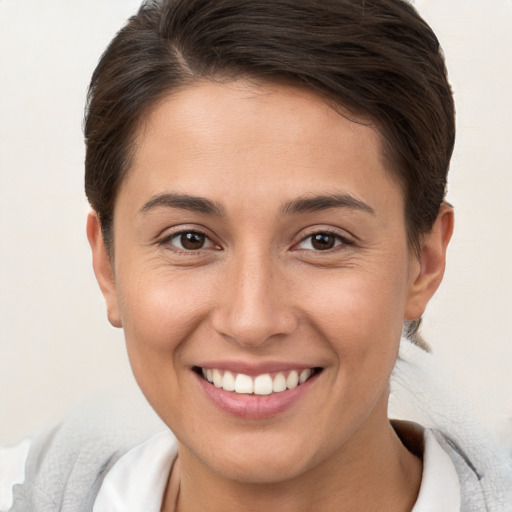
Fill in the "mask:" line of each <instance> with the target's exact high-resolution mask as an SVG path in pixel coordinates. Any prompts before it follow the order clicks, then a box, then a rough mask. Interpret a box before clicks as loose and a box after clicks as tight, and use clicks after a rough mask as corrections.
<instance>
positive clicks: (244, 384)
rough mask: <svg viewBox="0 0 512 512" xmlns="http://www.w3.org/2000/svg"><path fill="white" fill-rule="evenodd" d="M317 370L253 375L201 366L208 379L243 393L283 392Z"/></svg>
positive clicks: (217, 384)
mask: <svg viewBox="0 0 512 512" xmlns="http://www.w3.org/2000/svg"><path fill="white" fill-rule="evenodd" d="M316 371H317V369H316V368H307V369H304V370H291V371H287V372H278V373H275V374H270V373H263V374H261V375H256V376H254V377H251V376H249V375H246V374H244V373H233V372H230V371H223V370H219V369H216V368H201V369H200V372H201V373H200V374H201V375H202V377H203V378H204V379H205V380H206V381H208V382H209V383H211V384H213V385H214V386H215V387H217V388H221V389H223V390H224V391H231V392H234V393H238V394H243V395H270V394H276V393H282V392H283V391H287V390H291V389H294V388H296V387H297V386H300V385H301V384H304V382H306V381H307V380H308V379H310V378H311V377H312V376H313V375H314V374H315V373H316Z"/></svg>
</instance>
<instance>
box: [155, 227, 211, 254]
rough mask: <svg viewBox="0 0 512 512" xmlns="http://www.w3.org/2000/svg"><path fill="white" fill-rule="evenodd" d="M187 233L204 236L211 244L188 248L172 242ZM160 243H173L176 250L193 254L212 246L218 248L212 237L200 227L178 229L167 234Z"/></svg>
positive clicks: (206, 241)
mask: <svg viewBox="0 0 512 512" xmlns="http://www.w3.org/2000/svg"><path fill="white" fill-rule="evenodd" d="M185 235H196V236H197V235H199V236H200V237H204V241H205V243H207V244H209V245H208V247H204V246H203V247H199V248H197V249H186V248H185V247H183V246H182V247H177V246H176V245H174V244H173V243H172V241H173V240H174V239H179V238H180V237H183V236H185ZM158 243H159V245H172V246H173V250H175V251H177V252H181V253H186V254H192V253H195V252H199V251H200V250H202V249H210V248H216V249H218V246H215V244H214V243H213V242H212V240H211V238H210V237H209V236H208V235H207V234H206V233H205V232H204V231H201V230H199V229H184V230H181V231H178V232H176V233H172V234H170V235H168V236H166V237H165V238H163V239H162V240H160V241H159V242H158Z"/></svg>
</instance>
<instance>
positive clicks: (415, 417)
mask: <svg viewBox="0 0 512 512" xmlns="http://www.w3.org/2000/svg"><path fill="white" fill-rule="evenodd" d="M471 410H472V408H471V407H470V406H468V404H467V403H466V400H465V399H463V398H461V396H459V394H458V392H457V389H456V385H455V384H454V383H453V380H452V379H451V378H450V376H449V375H447V374H446V373H445V372H443V371H442V370H441V369H440V368H439V367H438V365H437V363H436V361H435V358H434V357H432V355H431V354H428V353H427V352H425V351H423V350H421V349H420V348H418V347H416V346H414V345H413V344H412V343H410V342H408V341H407V340H402V344H401V347H400V355H399V358H398V360H397V363H396V365H395V369H394V372H393V376H392V381H391V395H390V415H391V417H395V418H401V419H406V420H409V421H413V422H416V423H418V424H421V425H423V426H424V427H425V428H426V429H429V430H430V432H431V433H432V435H433V436H434V437H435V439H436V441H437V443H438V444H439V446H440V447H441V448H442V450H443V451H444V452H445V453H446V454H447V455H448V456H449V458H450V459H451V461H452V463H453V465H454V467H455V469H456V471H457V475H458V478H459V481H460V483H461V499H462V502H461V503H462V507H461V509H462V510H464V511H465V512H473V511H475V512H481V511H483V510H486V511H492V512H507V511H510V503H512V460H511V459H510V454H509V450H508V449H507V448H506V447H505V446H503V444H502V443H500V442H499V441H498V440H497V438H496V436H495V435H494V434H493V433H491V432H488V431H487V430H486V429H485V428H484V427H483V426H482V424H481V423H480V422H479V421H478V420H477V419H476V418H475V417H473V414H472V412H471ZM404 444H406V443H404Z"/></svg>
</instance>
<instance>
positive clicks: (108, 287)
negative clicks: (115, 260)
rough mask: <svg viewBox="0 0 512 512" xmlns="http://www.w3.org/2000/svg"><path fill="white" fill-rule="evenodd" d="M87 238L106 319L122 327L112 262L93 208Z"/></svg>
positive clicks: (88, 219) (90, 213)
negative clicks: (104, 304) (103, 300)
mask: <svg viewBox="0 0 512 512" xmlns="http://www.w3.org/2000/svg"><path fill="white" fill-rule="evenodd" d="M87 239H88V240H89V245H90V246H91V251H92V266H93V269H94V274H95V275H96V280H97V281H98V284H99V286H100V289H101V293H103V297H104V298H105V303H106V305H107V315H108V320H109V322H110V323H111V324H112V325H113V326H114V327H122V322H121V316H120V314H119V306H118V302H117V291H116V282H115V278H114V272H113V269H112V262H111V260H110V255H109V254H108V251H107V248H106V247H105V243H104V241H103V234H102V232H101V224H100V220H99V218H98V214H97V213H96V212H95V211H94V210H91V211H90V212H89V214H88V216H87Z"/></svg>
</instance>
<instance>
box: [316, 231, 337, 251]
mask: <svg viewBox="0 0 512 512" xmlns="http://www.w3.org/2000/svg"><path fill="white" fill-rule="evenodd" d="M335 244H336V236H335V235H332V234H330V233H316V234H315V235H312V236H311V245H312V246H313V247H314V248H315V249H317V250H319V251H325V250H327V249H332V248H333V247H334V245H335Z"/></svg>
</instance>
